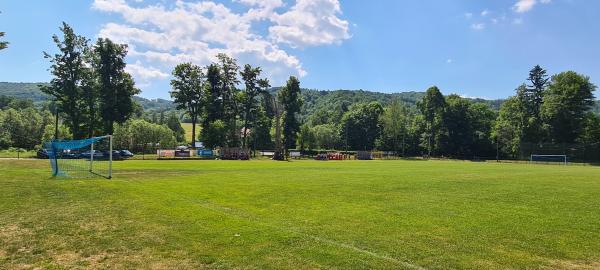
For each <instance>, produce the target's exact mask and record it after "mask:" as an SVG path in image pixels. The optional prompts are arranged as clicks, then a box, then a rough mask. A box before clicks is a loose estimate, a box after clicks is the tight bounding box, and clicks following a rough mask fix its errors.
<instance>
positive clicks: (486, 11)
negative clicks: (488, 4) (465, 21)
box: [481, 9, 490, 17]
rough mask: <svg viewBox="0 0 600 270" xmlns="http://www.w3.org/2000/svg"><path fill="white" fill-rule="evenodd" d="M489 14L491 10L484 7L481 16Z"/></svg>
mask: <svg viewBox="0 0 600 270" xmlns="http://www.w3.org/2000/svg"><path fill="white" fill-rule="evenodd" d="M488 14H490V11H489V10H487V9H484V10H483V11H481V17H485V16H487V15H488Z"/></svg>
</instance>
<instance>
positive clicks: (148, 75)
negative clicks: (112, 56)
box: [125, 61, 169, 81]
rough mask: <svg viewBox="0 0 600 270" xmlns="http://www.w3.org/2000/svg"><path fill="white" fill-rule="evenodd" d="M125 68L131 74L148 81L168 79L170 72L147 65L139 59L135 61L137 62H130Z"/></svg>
mask: <svg viewBox="0 0 600 270" xmlns="http://www.w3.org/2000/svg"><path fill="white" fill-rule="evenodd" d="M125 69H126V71H127V72H128V73H129V74H131V75H132V76H134V77H136V78H140V79H142V81H147V80H149V79H166V78H168V77H169V74H167V73H164V72H162V71H160V70H159V69H157V68H153V67H145V66H143V65H142V63H140V62H139V61H138V62H135V64H128V65H127V67H126V68H125Z"/></svg>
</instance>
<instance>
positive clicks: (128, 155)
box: [119, 150, 133, 158]
mask: <svg viewBox="0 0 600 270" xmlns="http://www.w3.org/2000/svg"><path fill="white" fill-rule="evenodd" d="M119 154H121V157H122V158H132V157H133V153H131V152H130V151H129V150H121V151H119Z"/></svg>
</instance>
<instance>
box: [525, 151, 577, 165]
mask: <svg viewBox="0 0 600 270" xmlns="http://www.w3.org/2000/svg"><path fill="white" fill-rule="evenodd" d="M529 162H531V163H533V162H557V163H562V164H564V165H567V164H568V159H567V155H537V154H532V155H531V157H530V158H529Z"/></svg>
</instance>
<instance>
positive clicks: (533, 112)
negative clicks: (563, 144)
mask: <svg viewBox="0 0 600 270" xmlns="http://www.w3.org/2000/svg"><path fill="white" fill-rule="evenodd" d="M527 81H529V84H527V85H526V84H523V85H521V86H519V88H517V98H518V99H519V104H521V108H519V109H520V111H521V116H522V119H521V122H522V123H521V125H522V128H523V131H522V138H521V140H522V141H524V142H541V141H543V140H544V132H543V127H542V119H541V116H540V109H541V106H542V103H543V98H544V92H545V91H546V86H547V84H548V75H546V70H544V69H543V68H542V67H540V66H539V65H536V66H535V67H533V68H532V69H531V71H529V77H528V78H527Z"/></svg>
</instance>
